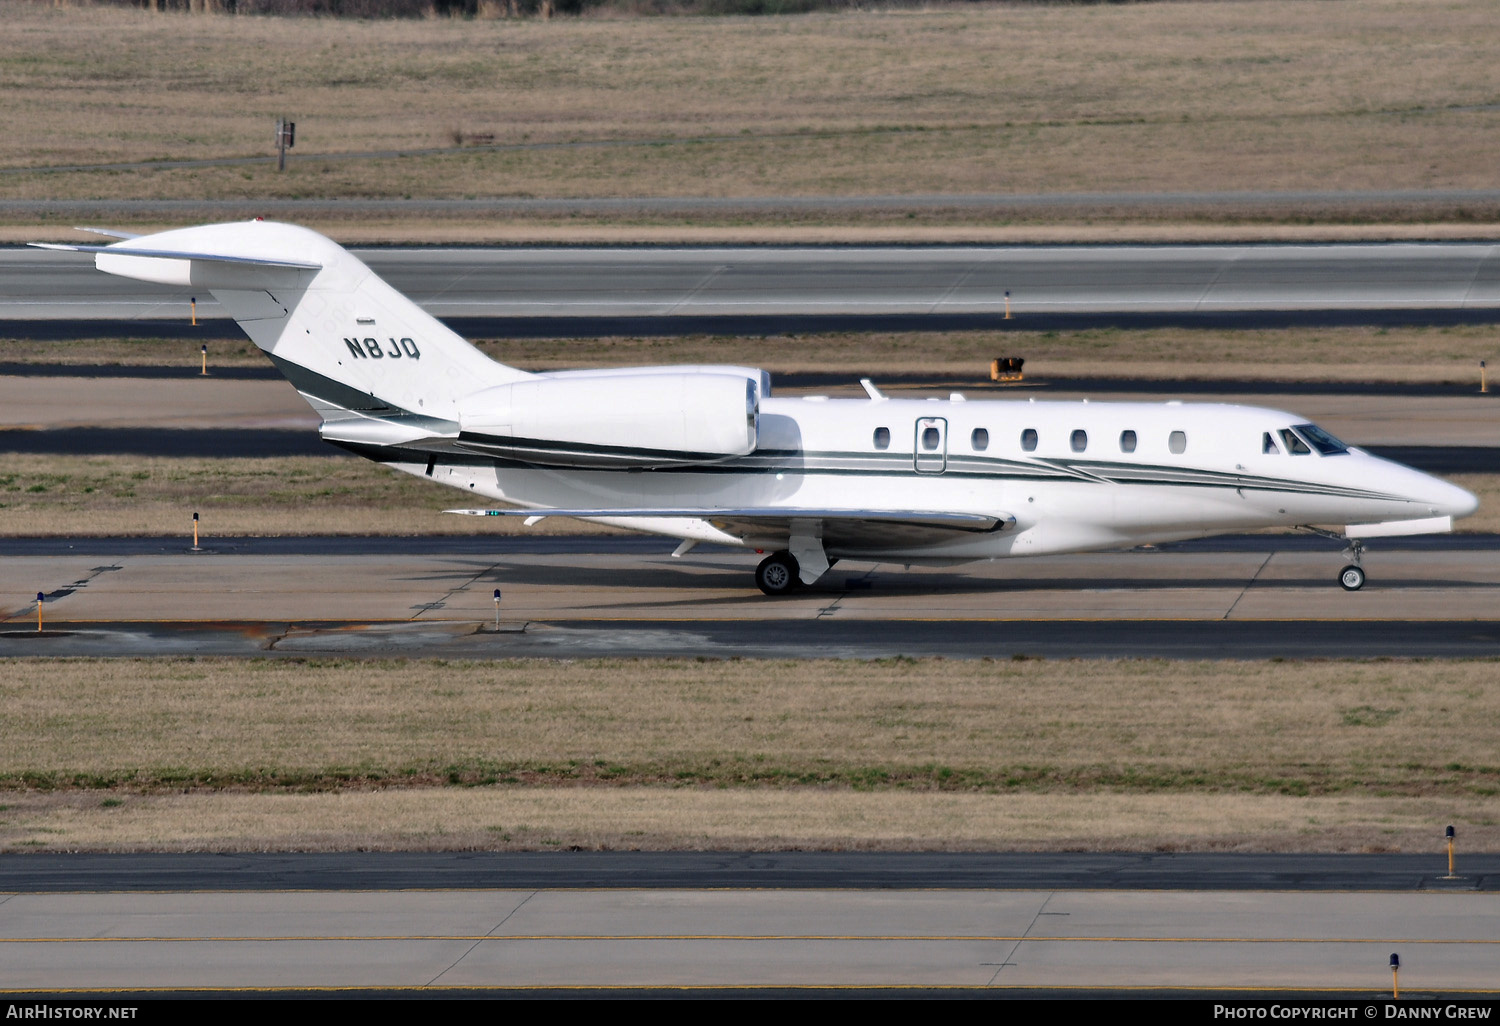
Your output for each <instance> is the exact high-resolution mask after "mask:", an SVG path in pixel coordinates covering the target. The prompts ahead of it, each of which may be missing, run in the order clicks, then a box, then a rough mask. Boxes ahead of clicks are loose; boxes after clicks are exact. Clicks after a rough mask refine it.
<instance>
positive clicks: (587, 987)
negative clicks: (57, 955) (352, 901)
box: [0, 983, 1500, 995]
mask: <svg viewBox="0 0 1500 1026" xmlns="http://www.w3.org/2000/svg"><path fill="white" fill-rule="evenodd" d="M654 990H680V991H703V992H710V993H712V992H717V991H727V990H777V991H796V990H807V991H841V990H860V991H882V990H899V991H923V990H951V991H984V990H1013V991H1077V992H1078V993H1083V994H1087V993H1097V992H1100V991H1105V992H1108V991H1142V992H1148V993H1149V992H1151V991H1172V992H1174V993H1182V994H1203V993H1210V994H1213V993H1246V994H1265V993H1275V994H1362V995H1369V994H1370V993H1371V992H1372V991H1377V992H1378V991H1379V990H1380V988H1372V987H1272V986H1255V987H1252V986H1241V985H1225V986H1190V985H1186V984H1087V983H1052V984H1039V983H985V984H967V983H572V984H568V983H561V984H559V983H516V984H503V983H488V984H457V983H456V984H453V985H452V986H435V985H433V984H422V983H419V984H388V985H385V986H316V985H313V986H301V987H297V986H287V987H55V988H42V989H35V988H33V989H31V990H25V989H21V988H14V989H7V988H0V995H21V994H193V993H207V994H298V993H314V994H343V993H358V994H367V993H371V992H376V991H378V992H400V993H407V992H411V993H420V992H422V991H496V992H502V991H569V992H578V993H592V992H609V991H654ZM1442 992H1443V994H1445V995H1461V994H1477V995H1489V994H1500V988H1485V987H1444V988H1442Z"/></svg>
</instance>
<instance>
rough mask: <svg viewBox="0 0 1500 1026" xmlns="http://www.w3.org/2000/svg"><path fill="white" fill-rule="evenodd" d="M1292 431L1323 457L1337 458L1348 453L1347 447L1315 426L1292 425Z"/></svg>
mask: <svg viewBox="0 0 1500 1026" xmlns="http://www.w3.org/2000/svg"><path fill="white" fill-rule="evenodd" d="M1292 430H1293V431H1295V432H1297V434H1299V435H1301V436H1302V437H1303V438H1305V439H1307V444H1308V445H1310V446H1312V447H1313V448H1314V449H1316V450H1318V452H1320V453H1322V454H1323V455H1324V456H1338V455H1340V454H1342V453H1346V452H1348V451H1349V447H1348V446H1347V445H1345V444H1344V443H1343V442H1341V441H1339V440H1338V439H1337V438H1334V437H1333V436H1332V435H1330V434H1329V433H1328V432H1327V431H1324V430H1323V429H1322V428H1320V427H1318V425H1316V424H1293V425H1292Z"/></svg>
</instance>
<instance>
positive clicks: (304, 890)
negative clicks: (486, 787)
mask: <svg viewBox="0 0 1500 1026" xmlns="http://www.w3.org/2000/svg"><path fill="white" fill-rule="evenodd" d="M1481 854H1484V855H1487V856H1488V855H1492V854H1493V853H1491V852H1484V853H1481ZM1437 868H1442V867H1441V866H1439V867H1437ZM1436 871H1437V870H1436V869H1434V870H1432V872H1436ZM1418 875H1419V876H1420V877H1422V879H1423V881H1425V882H1428V883H1430V882H1432V881H1433V880H1436V879H1438V878H1436V877H1431V876H1428V875H1427V874H1426V873H1420V874H1418ZM1488 875H1491V873H1490V870H1488V869H1486V870H1485V871H1484V872H1482V873H1479V874H1476V875H1475V876H1474V877H1461V878H1460V879H1463V880H1471V879H1478V877H1479V876H1488ZM617 891H647V892H649V891H695V892H702V893H709V894H755V893H759V892H766V893H778V894H825V893H833V894H861V893H865V892H870V891H880V892H885V893H890V892H892V891H894V892H895V893H902V894H1051V893H1056V892H1059V891H1063V892H1066V893H1068V894H1309V893H1311V894H1411V895H1424V896H1439V895H1448V894H1463V895H1465V896H1467V897H1468V898H1469V899H1470V900H1476V899H1480V898H1493V897H1494V895H1493V894H1492V893H1490V892H1487V891H1476V890H1474V889H1472V888H1469V887H1451V888H1439V889H1433V888H1431V887H1427V886H1423V887H1420V888H1419V887H1413V886H1410V885H1407V886H1403V887H1401V888H1399V889H1397V888H1384V889H1382V888H1373V887H1330V888H1326V889H1316V890H1309V889H1308V888H1304V887H1257V888H1253V889H1252V888H1223V887H1201V888H1184V887H899V888H889V887H882V886H878V885H877V886H869V887H833V886H829V887H777V886H769V885H768V886H765V887H747V886H727V885H726V886H712V885H709V886H704V885H695V886H675V885H674V886H659V887H653V886H644V887H643V886H640V885H639V884H636V885H629V886H625V885H622V886H619V887H524V886H516V887H348V888H343V887H266V888H259V887H250V888H245V887H224V888H219V887H199V888H186V889H165V888H164V889H160V890H157V889H148V888H142V889H140V890H134V889H132V890H89V889H78V890H59V891H7V890H0V895H3V896H6V897H55V896H59V895H74V896H76V895H90V894H112V895H133V894H139V895H152V894H454V895H459V894H463V895H473V894H520V893H536V894H610V893H613V892H617Z"/></svg>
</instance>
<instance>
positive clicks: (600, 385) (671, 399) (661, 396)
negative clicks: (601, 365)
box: [458, 367, 761, 467]
mask: <svg viewBox="0 0 1500 1026" xmlns="http://www.w3.org/2000/svg"><path fill="white" fill-rule="evenodd" d="M739 370H740V368H724V369H723V371H724V372H721V373H715V372H714V371H713V369H711V368H699V367H693V368H686V367H684V368H682V369H681V370H677V371H674V370H672V369H670V368H650V369H649V370H648V371H645V372H643V373H639V374H632V373H629V372H628V371H619V370H615V371H611V372H608V373H605V374H599V375H590V374H586V373H584V374H580V373H573V372H569V373H563V374H558V375H555V376H554V375H547V374H539V375H537V376H535V377H532V378H527V379H525V380H523V381H517V382H513V383H512V384H509V385H500V386H497V387H495V388H487V389H485V390H484V391H482V392H477V393H475V394H474V395H471V396H468V397H467V398H465V399H464V400H463V401H462V402H461V403H460V404H459V427H460V431H459V438H458V441H459V444H460V445H461V446H462V447H464V448H466V449H470V450H472V451H475V452H483V453H485V454H486V455H492V456H499V457H502V458H505V457H509V458H512V459H515V460H517V461H520V462H524V463H532V464H540V465H546V466H568V467H664V466H692V465H695V464H707V463H717V462H720V461H722V460H727V459H733V458H734V457H736V456H744V455H746V454H747V453H749V452H752V451H753V450H754V449H755V445H756V438H757V435H758V433H759V426H760V424H759V422H760V378H761V376H760V375H759V374H758V373H757V375H756V376H755V377H753V378H752V377H747V376H745V375H744V374H743V373H734V372H736V371H739Z"/></svg>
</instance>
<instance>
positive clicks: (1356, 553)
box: [1339, 539, 1365, 591]
mask: <svg viewBox="0 0 1500 1026" xmlns="http://www.w3.org/2000/svg"><path fill="white" fill-rule="evenodd" d="M1364 554H1365V546H1364V543H1363V542H1360V541H1359V540H1357V539H1350V541H1349V547H1348V548H1347V549H1345V550H1344V558H1345V559H1348V560H1349V565H1348V566H1346V567H1344V569H1342V570H1340V571H1339V587H1340V588H1343V589H1344V590H1345V591H1358V590H1359V589H1361V588H1363V587H1364V586H1365V568H1364V567H1362V566H1360V560H1361V558H1363V556H1364Z"/></svg>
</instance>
